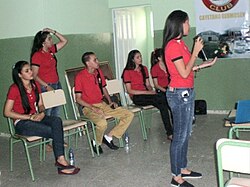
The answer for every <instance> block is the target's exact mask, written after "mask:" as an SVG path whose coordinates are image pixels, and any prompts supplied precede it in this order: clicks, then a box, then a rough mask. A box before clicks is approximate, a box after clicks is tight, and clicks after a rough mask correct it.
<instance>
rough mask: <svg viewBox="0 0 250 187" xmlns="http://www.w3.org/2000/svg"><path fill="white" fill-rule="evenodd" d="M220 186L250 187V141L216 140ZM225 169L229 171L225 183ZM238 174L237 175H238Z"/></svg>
mask: <svg viewBox="0 0 250 187" xmlns="http://www.w3.org/2000/svg"><path fill="white" fill-rule="evenodd" d="M216 152H217V170H218V171H217V172H218V182H219V185H218V186H219V187H224V186H225V187H250V178H249V177H248V178H243V177H241V176H239V174H244V175H249V174H250V141H243V140H232V139H226V138H221V139H219V140H218V141H217V142H216ZM224 171H227V172H229V174H230V175H229V178H228V180H227V182H226V183H225V181H224V180H225V178H226V177H224V175H223V174H224ZM236 174H237V175H236Z"/></svg>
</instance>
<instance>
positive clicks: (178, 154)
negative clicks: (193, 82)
mask: <svg viewBox="0 0 250 187" xmlns="http://www.w3.org/2000/svg"><path fill="white" fill-rule="evenodd" d="M166 95H167V100H168V104H169V106H170V108H171V111H172V115H173V140H172V143H171V146H170V162H171V172H172V174H173V176H178V175H180V174H181V169H185V168H187V152H188V141H189V137H190V135H191V131H192V121H193V115H194V97H195V92H194V90H193V89H190V88H186V89H185V88H183V89H174V91H170V90H169V89H168V90H167V93H166Z"/></svg>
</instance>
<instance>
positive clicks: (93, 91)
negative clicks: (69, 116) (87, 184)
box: [75, 52, 134, 153]
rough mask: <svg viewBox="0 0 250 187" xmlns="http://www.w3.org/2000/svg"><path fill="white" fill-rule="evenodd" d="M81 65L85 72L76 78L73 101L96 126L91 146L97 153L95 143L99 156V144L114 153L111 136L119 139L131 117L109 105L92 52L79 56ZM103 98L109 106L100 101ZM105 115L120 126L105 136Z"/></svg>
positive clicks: (100, 72)
mask: <svg viewBox="0 0 250 187" xmlns="http://www.w3.org/2000/svg"><path fill="white" fill-rule="evenodd" d="M82 62H83V64H84V65H85V67H86V68H85V69H83V70H82V71H81V72H79V73H78V74H77V75H76V77H75V96H76V102H77V103H78V104H79V105H81V106H82V107H83V114H84V116H86V117H87V118H89V119H90V120H92V121H93V122H94V123H95V124H96V141H97V142H95V141H94V140H92V141H91V142H92V146H93V149H94V151H95V153H97V149H96V144H97V145H99V153H103V150H102V148H101V146H100V145H101V144H102V142H103V143H105V144H106V145H107V146H108V147H109V148H110V149H113V150H116V149H118V148H119V147H118V146H116V145H114V143H113V141H112V139H113V136H114V137H116V138H121V137H122V135H123V134H124V132H125V131H126V129H127V128H128V126H129V125H130V123H131V121H132V120H133V117H134V114H133V113H132V112H130V111H128V110H126V109H124V108H122V107H117V104H116V103H114V102H112V101H111V99H110V96H109V93H108V91H107V89H106V88H105V86H106V81H105V78H104V76H103V72H102V71H101V69H99V63H98V59H97V57H96V55H95V53H93V52H86V53H84V54H83V55H82ZM103 96H104V97H105V98H106V99H107V101H108V103H109V104H106V103H105V102H104V101H103ZM105 116H112V117H115V118H117V119H118V120H119V123H118V124H117V125H116V126H115V127H114V128H113V129H112V130H111V131H110V132H109V133H108V134H106V135H104V133H105V130H106V129H107V121H106V119H105Z"/></svg>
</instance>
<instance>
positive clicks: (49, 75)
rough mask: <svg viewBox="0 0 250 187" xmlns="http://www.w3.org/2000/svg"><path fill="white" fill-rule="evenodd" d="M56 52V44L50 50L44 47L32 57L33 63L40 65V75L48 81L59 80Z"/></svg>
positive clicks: (54, 81)
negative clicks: (44, 49) (46, 50)
mask: <svg viewBox="0 0 250 187" xmlns="http://www.w3.org/2000/svg"><path fill="white" fill-rule="evenodd" d="M56 52H57V49H56V45H53V46H52V47H51V48H50V49H49V51H48V52H45V51H43V50H42V49H40V50H39V51H37V52H35V53H34V55H33V56H32V59H31V62H32V63H31V65H33V66H38V67H39V71H38V76H39V77H40V78H41V79H42V80H43V81H45V82H46V83H56V82H58V80H59V77H58V73H57V60H56V57H55V53H56Z"/></svg>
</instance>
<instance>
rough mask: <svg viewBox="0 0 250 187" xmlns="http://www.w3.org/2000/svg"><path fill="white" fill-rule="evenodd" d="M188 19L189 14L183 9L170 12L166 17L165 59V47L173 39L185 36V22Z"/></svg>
mask: <svg viewBox="0 0 250 187" xmlns="http://www.w3.org/2000/svg"><path fill="white" fill-rule="evenodd" d="M186 20H188V14H187V13H186V12H183V11H182V10H175V11H173V12H171V13H170V14H169V16H168V17H167V19H166V22H165V26H164V30H163V44H162V49H163V59H164V60H165V58H164V57H165V54H164V51H165V47H166V46H167V44H168V42H169V41H170V40H172V39H181V38H182V37H183V23H185V21H186Z"/></svg>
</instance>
